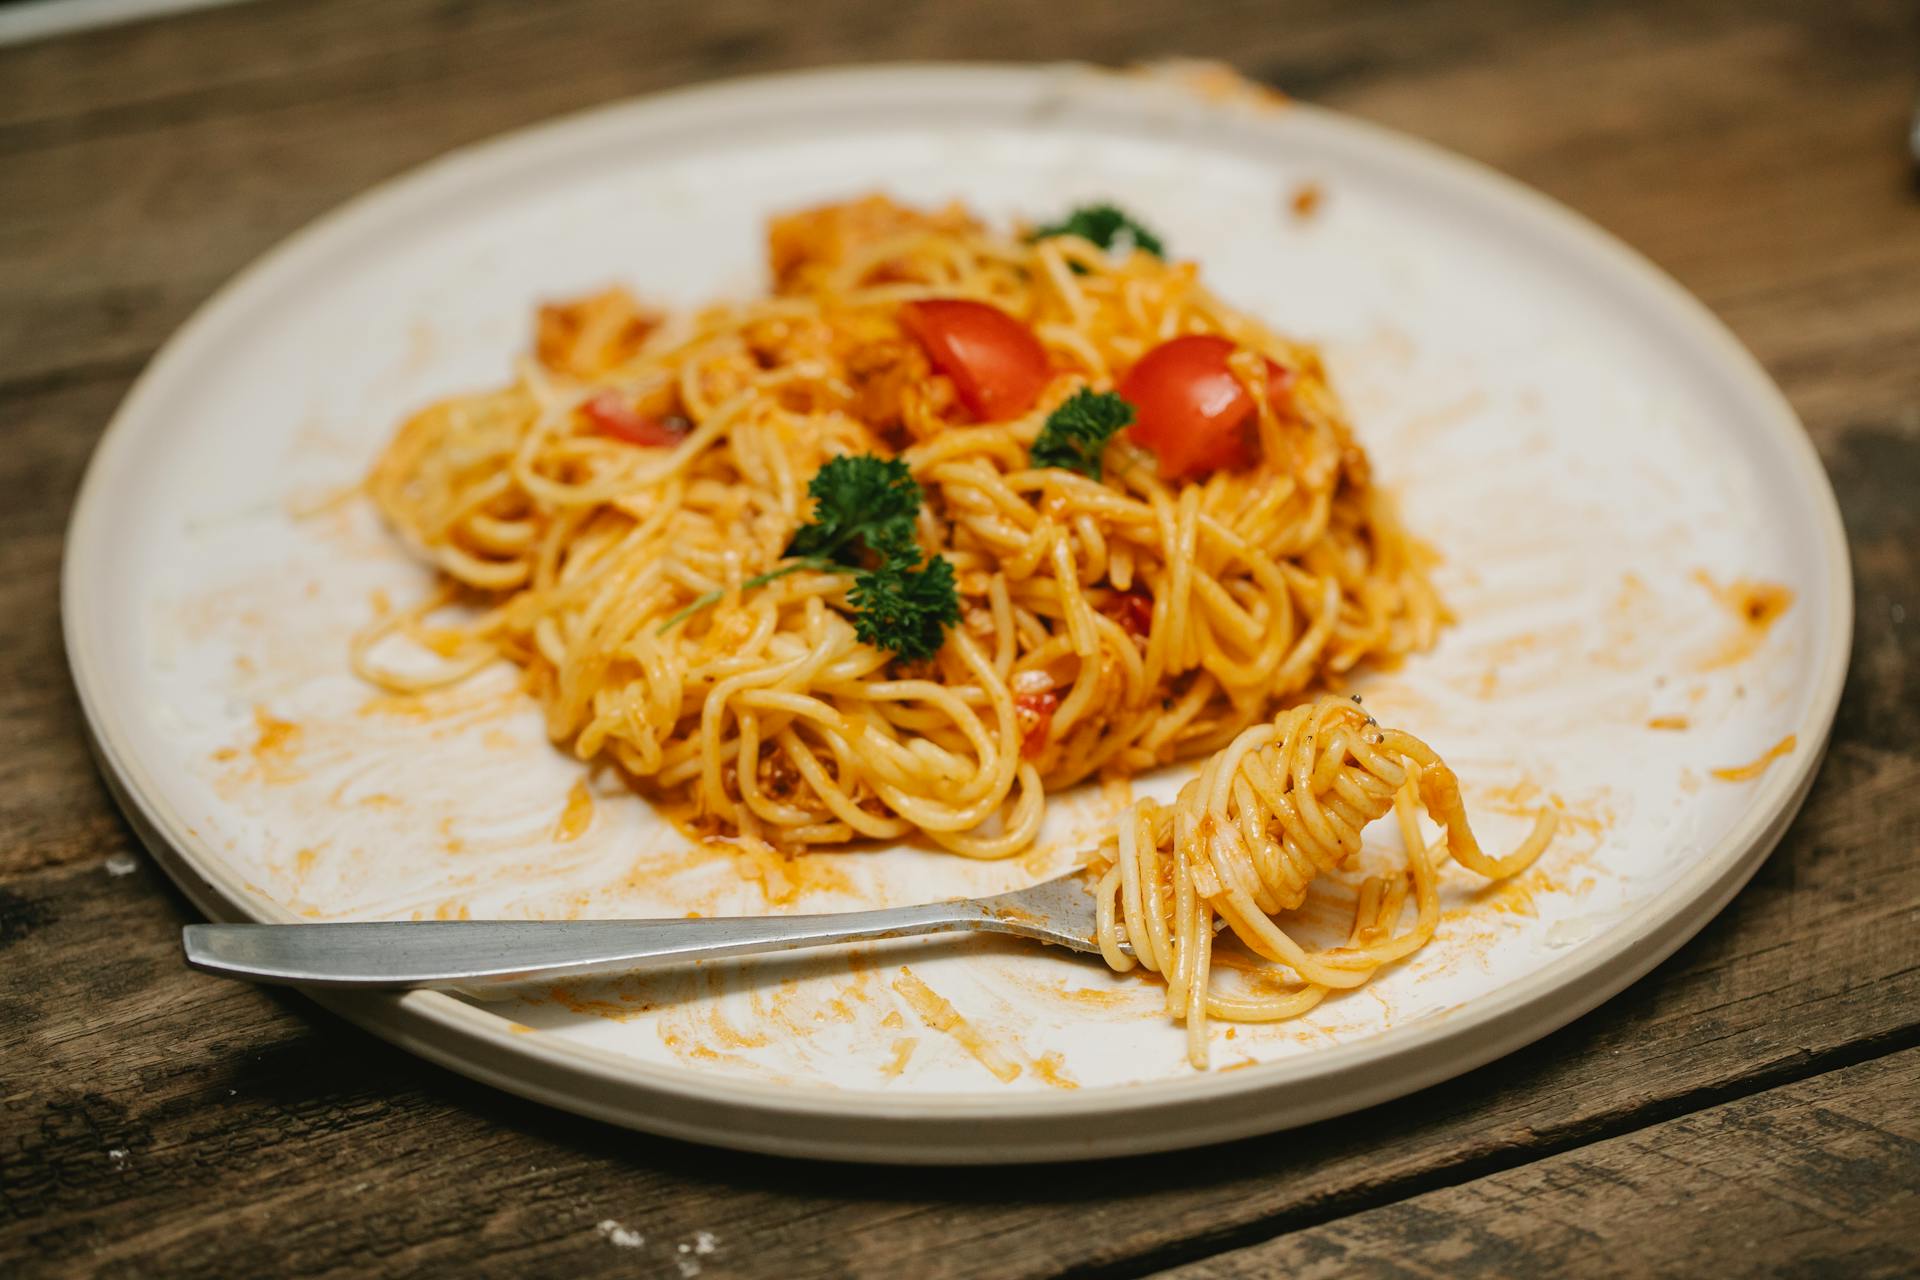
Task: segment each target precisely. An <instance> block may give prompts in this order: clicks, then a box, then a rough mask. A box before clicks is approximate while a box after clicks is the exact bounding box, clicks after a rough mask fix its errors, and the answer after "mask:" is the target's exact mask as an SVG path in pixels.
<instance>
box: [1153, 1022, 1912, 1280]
mask: <svg viewBox="0 0 1920 1280" xmlns="http://www.w3.org/2000/svg"><path fill="white" fill-rule="evenodd" d="M1916 1223H1920V1051H1915V1050H1908V1051H1906V1052H1904V1053H1897V1054H1893V1055H1890V1056H1888V1057H1885V1058H1881V1059H1879V1060H1877V1061H1874V1062H1867V1063H1862V1064H1860V1065H1858V1066H1853V1067H1847V1068H1844V1069H1842V1070H1839V1071H1834V1072H1831V1073H1829V1074H1826V1075H1822V1076H1818V1077H1815V1078H1814V1079H1811V1080H1805V1081H1801V1082H1799V1083H1797V1084H1792V1085H1787V1086H1784V1087H1782V1088H1778V1089H1771V1090H1768V1091H1767V1092H1765V1093H1761V1094H1757V1095H1755V1096H1753V1097H1750V1098H1742V1099H1740V1100H1739V1101H1736V1102H1730V1103H1726V1104H1724V1105H1722V1106H1717V1107H1710V1108H1708V1109H1706V1110H1704V1111H1700V1112H1696V1113H1695V1114H1693V1115H1688V1116H1682V1117H1679V1118H1677V1119H1674V1120H1668V1121H1666V1122H1664V1123H1661V1124H1656V1125H1652V1126H1650V1127H1648V1128H1645V1129H1640V1130H1637V1131H1635V1132H1633V1133H1629V1134H1623V1135H1622V1136H1620V1137H1617V1138H1612V1139H1609V1140H1607V1141H1605V1142H1597V1143H1594V1144H1593V1145H1592V1146H1588V1147H1582V1148H1581V1149H1580V1150H1578V1151H1572V1152H1566V1153H1564V1154H1561V1155H1556V1156H1550V1157H1548V1158H1547V1159H1544V1160H1539V1161H1536V1162H1535V1163H1533V1164H1529V1165H1526V1166H1524V1167H1522V1168H1519V1169H1511V1170H1508V1171H1505V1172H1502V1173H1497V1174H1493V1175H1490V1176H1488V1177H1485V1178H1477V1179H1475V1180H1474V1181H1472V1182H1468V1183H1464V1184H1462V1185H1460V1186H1455V1187H1447V1188H1445V1189H1444V1190H1440V1191H1432V1192H1429V1193H1427V1194H1426V1195H1421V1196H1415V1197H1413V1198H1412V1199H1408V1200H1402V1201H1400V1202H1398V1203H1396V1204H1391V1205H1387V1206H1385V1207H1383V1208H1379V1209H1371V1210H1368V1211H1367V1212H1365V1213H1359V1214H1355V1215H1353V1216H1352V1217H1349V1218H1343V1219H1341V1220H1340V1221H1338V1222H1331V1223H1328V1224H1326V1225H1324V1226H1320V1227H1314V1228H1312V1229H1310V1230H1306V1231H1299V1232H1295V1233H1293V1234H1291V1235H1286V1236H1281V1237H1280V1238H1279V1239H1277V1240H1273V1241H1269V1242H1268V1243H1266V1244H1261V1245H1256V1246H1253V1247H1251V1248H1246V1249H1239V1250H1235V1251H1234V1252H1232V1253H1226V1254H1221V1255H1220V1256H1218V1257H1214V1258H1209V1259H1207V1260H1206V1261H1205V1262H1198V1263H1195V1264H1193V1265H1191V1266H1186V1267H1181V1268H1179V1269H1178V1270H1174V1271H1166V1272H1162V1273H1161V1274H1162V1275H1163V1276H1164V1277H1165V1278H1166V1280H1254V1278H1255V1277H1269V1276H1271V1277H1275V1280H1278V1278H1279V1277H1286V1278H1287V1280H1320V1278H1321V1277H1335V1276H1339V1277H1356V1278H1364V1277H1370V1276H1377V1277H1382V1278H1385V1277H1404V1276H1454V1275H1487V1276H1494V1275H1504V1276H1564V1277H1572V1278H1579V1277H1601V1276H1703V1275H1727V1274H1736V1275H1741V1274H1744V1275H1752V1274H1759V1273H1763V1272H1764V1273H1766V1274H1769V1275H1828V1276H1849V1277H1856V1278H1858V1280H1868V1278H1869V1277H1874V1276H1911V1275H1914V1274H1916V1273H1920V1230H1916V1228H1915V1224H1916ZM1760 1224H1765V1225H1764V1229H1760V1230H1756V1227H1758V1226H1759V1225H1760Z"/></svg>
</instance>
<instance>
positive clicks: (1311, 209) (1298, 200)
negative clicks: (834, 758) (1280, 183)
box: [1287, 182, 1327, 222]
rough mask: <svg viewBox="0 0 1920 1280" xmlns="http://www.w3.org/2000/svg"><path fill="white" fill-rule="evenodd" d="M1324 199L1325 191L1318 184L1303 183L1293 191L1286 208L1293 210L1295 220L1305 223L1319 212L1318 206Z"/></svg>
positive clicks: (1325, 196)
mask: <svg viewBox="0 0 1920 1280" xmlns="http://www.w3.org/2000/svg"><path fill="white" fill-rule="evenodd" d="M1326 198H1327V192H1326V189H1325V188H1324V187H1322V186H1321V185H1320V184H1319V183H1317V182H1303V183H1301V184H1300V185H1299V186H1297V187H1295V188H1294V189H1293V196H1292V197H1291V198H1290V199H1289V200H1288V201H1287V207H1288V208H1290V209H1291V210H1293V216H1294V217H1295V218H1297V219H1299V220H1300V221H1301V222H1305V221H1307V220H1308V219H1309V218H1311V217H1313V215H1314V214H1316V213H1318V212H1320V205H1321V204H1322V203H1323V202H1324V201H1325V200H1326Z"/></svg>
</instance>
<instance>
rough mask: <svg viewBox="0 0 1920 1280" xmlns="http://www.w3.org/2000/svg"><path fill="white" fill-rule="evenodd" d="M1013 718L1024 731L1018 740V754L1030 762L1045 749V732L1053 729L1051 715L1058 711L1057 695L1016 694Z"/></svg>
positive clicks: (1058, 697) (1058, 696)
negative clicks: (1016, 713)
mask: <svg viewBox="0 0 1920 1280" xmlns="http://www.w3.org/2000/svg"><path fill="white" fill-rule="evenodd" d="M1013 705H1014V708H1015V710H1016V711H1017V712H1018V713H1019V714H1018V715H1016V716H1015V717H1014V718H1015V719H1016V720H1017V721H1018V722H1019V723H1020V724H1021V726H1022V727H1023V728H1024V729H1025V732H1024V733H1023V734H1022V735H1021V738H1020V754H1021V755H1022V756H1025V757H1026V758H1027V759H1029V760H1031V759H1033V758H1034V757H1035V756H1037V755H1039V754H1040V753H1041V752H1042V751H1044V750H1046V748H1047V731H1048V730H1050V729H1052V728H1053V713H1054V712H1055V711H1058V710H1059V709H1060V695H1059V694H1057V693H1016V694H1014V695H1013Z"/></svg>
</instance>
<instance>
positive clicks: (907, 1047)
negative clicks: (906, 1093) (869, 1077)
mask: <svg viewBox="0 0 1920 1280" xmlns="http://www.w3.org/2000/svg"><path fill="white" fill-rule="evenodd" d="M919 1043H920V1041H919V1040H917V1039H915V1038H914V1037H912V1036H903V1037H902V1038H900V1039H898V1040H895V1041H894V1042H893V1058H892V1060H891V1061H889V1062H888V1063H887V1065H886V1066H884V1067H882V1068H880V1074H881V1075H883V1076H886V1077H887V1078H888V1079H890V1080H891V1079H893V1078H895V1077H897V1076H898V1075H899V1074H900V1073H901V1072H902V1071H905V1070H906V1069H907V1062H908V1060H909V1059H911V1058H912V1057H913V1051H914V1049H915V1047H917V1046H918V1045H919Z"/></svg>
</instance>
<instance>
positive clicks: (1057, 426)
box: [1030, 387, 1133, 480]
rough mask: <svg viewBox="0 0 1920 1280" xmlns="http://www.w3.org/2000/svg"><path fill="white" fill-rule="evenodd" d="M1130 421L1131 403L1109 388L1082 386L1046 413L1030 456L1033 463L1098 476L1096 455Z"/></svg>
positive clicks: (1098, 456) (1098, 459)
mask: <svg viewBox="0 0 1920 1280" xmlns="http://www.w3.org/2000/svg"><path fill="white" fill-rule="evenodd" d="M1132 422H1133V406H1132V405H1130V404H1128V403H1127V402H1126V401H1125V400H1122V399H1121V398H1120V397H1119V396H1118V395H1116V394H1115V393H1113V392H1111V391H1089V390H1088V389H1087V388H1085V387H1082V388H1080V390H1078V391H1076V392H1074V393H1073V394H1072V395H1071V396H1069V397H1067V399H1066V402H1065V403H1063V404H1062V405H1061V406H1060V407H1059V408H1058V409H1055V410H1054V411H1053V412H1052V413H1050V414H1048V415H1047V425H1046V426H1044V427H1042V428H1041V429H1040V435H1039V437H1038V438H1037V439H1036V440H1034V442H1033V448H1032V450H1031V451H1030V456H1031V457H1032V459H1033V465H1034V466H1036V467H1064V468H1065V469H1067V470H1068V471H1078V472H1079V473H1080V474H1081V475H1083V476H1086V477H1088V478H1089V479H1092V480H1098V479H1099V478H1100V455H1101V454H1102V453H1104V452H1105V451H1106V448H1107V441H1109V440H1111V439H1112V438H1113V436H1114V433H1115V432H1117V431H1119V430H1121V429H1122V428H1123V427H1126V426H1128V425H1130V424H1131V423H1132Z"/></svg>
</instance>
